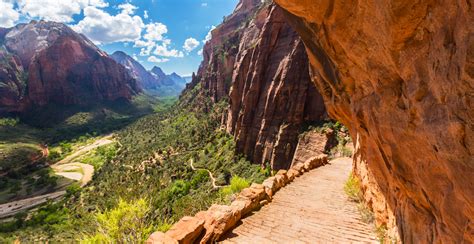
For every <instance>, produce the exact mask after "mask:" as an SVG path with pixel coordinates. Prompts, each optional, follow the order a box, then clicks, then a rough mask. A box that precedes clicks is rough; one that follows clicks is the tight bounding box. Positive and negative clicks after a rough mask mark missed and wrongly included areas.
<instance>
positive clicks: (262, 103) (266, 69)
mask: <svg viewBox="0 0 474 244" xmlns="http://www.w3.org/2000/svg"><path fill="white" fill-rule="evenodd" d="M192 83H193V84H197V83H200V84H201V85H202V88H203V90H204V92H206V93H207V96H209V97H211V98H212V100H213V101H219V100H221V99H228V101H229V111H228V113H227V114H226V116H224V119H223V124H224V126H225V127H226V130H227V131H228V132H229V133H231V134H233V135H234V136H235V138H236V142H237V150H238V151H239V152H240V153H243V154H244V155H246V156H247V157H248V158H249V159H250V160H251V161H253V162H254V163H259V164H261V165H266V164H267V163H269V164H270V165H271V167H272V168H273V169H287V168H289V167H290V164H291V161H292V159H293V155H294V152H295V149H296V145H297V142H298V134H300V133H301V129H302V128H303V126H304V125H305V124H307V123H312V122H314V121H320V120H322V119H325V118H326V110H325V107H324V103H323V99H322V97H321V95H320V94H319V93H318V91H317V90H316V88H315V87H314V85H313V84H312V82H311V79H310V76H309V61H308V58H307V55H306V52H305V48H304V45H303V43H302V41H301V39H300V38H299V37H298V35H297V34H296V32H295V31H294V30H293V29H292V28H291V27H290V25H288V24H287V23H286V22H285V16H284V12H283V11H282V10H281V9H280V8H279V7H277V6H275V5H273V4H270V2H269V1H266V3H262V1H260V0H258V1H255V0H242V1H240V3H239V5H238V6H237V8H236V10H235V12H234V13H233V14H232V15H230V16H229V17H227V18H226V19H225V21H224V23H223V24H222V25H220V26H218V27H217V28H216V29H215V30H214V31H213V32H212V39H211V40H210V41H209V42H208V43H207V44H206V45H205V47H204V61H203V63H202V65H201V67H200V69H199V71H198V73H197V75H196V77H195V79H194V80H193V82H192Z"/></svg>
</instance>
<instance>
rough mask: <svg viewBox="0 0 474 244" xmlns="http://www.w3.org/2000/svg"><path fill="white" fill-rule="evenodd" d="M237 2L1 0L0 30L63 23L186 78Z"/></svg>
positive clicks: (108, 47)
mask: <svg viewBox="0 0 474 244" xmlns="http://www.w3.org/2000/svg"><path fill="white" fill-rule="evenodd" d="M237 2H238V0H34V1H30V0H0V9H2V12H3V13H2V16H0V26H1V27H11V26H12V25H15V24H18V23H21V22H27V21H29V20H31V19H36V20H38V19H45V20H52V21H57V22H63V23H66V24H67V25H69V26H71V27H72V28H73V29H74V30H76V31H77V32H81V33H83V34H85V35H86V36H87V37H89V38H90V39H91V40H92V41H94V42H95V43H96V44H97V45H98V46H99V47H100V48H101V49H103V50H105V51H106V52H108V53H113V52H114V51H117V50H121V51H124V52H126V53H128V54H129V55H130V56H132V57H134V58H136V59H137V60H138V61H139V62H140V63H142V64H143V65H144V66H145V67H146V68H147V69H151V68H152V67H153V66H155V65H156V66H159V67H161V68H162V69H163V70H164V71H165V72H166V73H171V72H176V73H178V74H180V75H189V74H191V73H192V72H194V71H196V70H197V68H198V66H199V64H200V62H201V60H202V57H201V54H200V50H202V47H203V45H204V42H205V39H206V37H209V36H208V33H209V31H210V30H211V29H212V27H213V26H216V25H218V24H220V23H221V22H222V18H223V16H226V15H228V14H230V13H231V12H232V11H233V9H234V8H235V6H236V5H237Z"/></svg>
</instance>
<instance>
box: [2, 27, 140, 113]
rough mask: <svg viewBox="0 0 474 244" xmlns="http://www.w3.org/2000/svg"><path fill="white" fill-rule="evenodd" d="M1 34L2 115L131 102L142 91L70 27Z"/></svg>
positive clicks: (37, 28) (15, 29) (25, 28)
mask: <svg viewBox="0 0 474 244" xmlns="http://www.w3.org/2000/svg"><path fill="white" fill-rule="evenodd" d="M0 33H1V35H0V37H1V38H0V40H1V43H0V44H1V50H0V60H1V63H0V84H2V86H1V88H0V93H2V95H3V94H6V96H5V97H4V96H2V99H0V107H1V110H2V112H11V111H17V112H18V111H20V112H21V111H22V110H23V109H24V108H27V107H32V106H43V105H47V104H49V103H55V104H59V105H87V104H91V103H96V102H101V101H111V100H116V99H119V98H125V99H130V98H131V96H132V95H134V94H136V93H137V92H139V91H140V90H141V89H140V87H139V85H138V84H137V82H136V80H135V79H134V78H133V77H131V76H130V75H129V74H128V73H127V72H126V70H125V68H124V67H122V66H121V65H119V64H117V63H116V62H115V61H114V60H112V59H111V58H110V57H109V56H108V55H107V54H106V53H105V52H103V51H101V50H100V49H99V48H97V47H96V46H95V45H94V44H93V43H92V42H91V41H89V40H88V39H87V38H86V37H84V36H83V35H80V34H77V33H75V32H74V31H73V30H72V29H70V28H69V27H67V26H66V25H64V24H60V23H55V22H45V21H39V22H36V21H32V22H30V23H29V24H20V25H17V26H15V27H13V28H10V29H2V31H1V32H0Z"/></svg>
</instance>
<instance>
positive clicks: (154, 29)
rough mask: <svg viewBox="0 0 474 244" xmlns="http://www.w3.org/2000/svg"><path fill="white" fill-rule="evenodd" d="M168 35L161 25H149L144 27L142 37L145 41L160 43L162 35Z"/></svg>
mask: <svg viewBox="0 0 474 244" xmlns="http://www.w3.org/2000/svg"><path fill="white" fill-rule="evenodd" d="M166 33H168V28H167V27H166V25H164V24H162V23H150V24H148V25H146V33H145V35H143V38H145V40H150V41H161V40H163V35H164V34H166Z"/></svg>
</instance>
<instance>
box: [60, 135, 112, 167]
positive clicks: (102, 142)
mask: <svg viewBox="0 0 474 244" xmlns="http://www.w3.org/2000/svg"><path fill="white" fill-rule="evenodd" d="M112 142H114V141H113V140H112V135H108V136H105V137H102V138H100V139H97V140H96V141H94V142H93V143H92V144H89V145H86V146H83V147H82V148H80V149H79V150H77V151H75V152H74V153H73V154H71V155H69V156H67V157H65V158H64V159H63V160H61V161H59V162H57V163H55V164H54V165H60V164H65V163H69V162H71V161H72V160H74V159H75V158H77V157H79V156H82V155H84V154H86V153H88V152H89V151H91V150H93V149H96V148H98V147H101V146H104V145H107V144H110V143H112ZM54 165H53V166H54Z"/></svg>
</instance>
